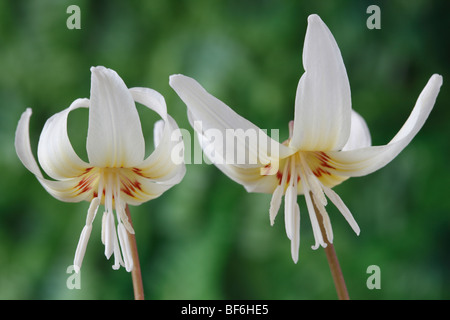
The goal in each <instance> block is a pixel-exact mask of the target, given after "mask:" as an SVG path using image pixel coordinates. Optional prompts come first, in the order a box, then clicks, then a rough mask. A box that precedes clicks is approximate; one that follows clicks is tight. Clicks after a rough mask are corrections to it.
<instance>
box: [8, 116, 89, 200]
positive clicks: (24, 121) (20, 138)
mask: <svg viewBox="0 0 450 320" xmlns="http://www.w3.org/2000/svg"><path fill="white" fill-rule="evenodd" d="M31 113H32V112H31V109H27V110H26V111H25V112H24V113H23V114H22V116H21V117H20V120H19V124H18V125H17V129H16V137H15V148H16V152H17V155H18V157H19V159H20V161H22V163H23V165H24V166H25V167H26V168H27V169H28V170H30V171H31V173H33V174H34V175H35V176H36V178H37V179H38V180H39V182H40V183H41V185H42V186H43V187H44V188H45V190H46V191H47V192H48V193H50V194H51V195H52V196H53V197H55V198H56V199H58V200H61V201H67V202H79V201H82V200H85V199H86V198H87V197H89V196H90V194H88V193H82V192H79V190H78V189H77V188H76V187H77V185H78V184H79V182H80V179H79V178H73V179H66V180H62V181H52V180H48V179H45V178H44V176H43V175H42V173H41V170H40V169H39V166H38V164H37V163H36V160H35V159H34V156H33V153H32V151H31V146H30V137H29V123H30V117H31Z"/></svg>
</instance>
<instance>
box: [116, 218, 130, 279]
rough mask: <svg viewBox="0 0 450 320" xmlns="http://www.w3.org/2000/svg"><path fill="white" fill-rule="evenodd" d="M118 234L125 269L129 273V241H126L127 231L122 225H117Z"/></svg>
mask: <svg viewBox="0 0 450 320" xmlns="http://www.w3.org/2000/svg"><path fill="white" fill-rule="evenodd" d="M118 234H119V242H120V247H121V248H122V253H123V259H124V261H125V269H126V270H127V271H128V272H130V271H131V270H133V256H132V254H131V249H130V241H129V239H128V234H127V230H126V229H125V227H124V225H123V224H122V223H119V225H118Z"/></svg>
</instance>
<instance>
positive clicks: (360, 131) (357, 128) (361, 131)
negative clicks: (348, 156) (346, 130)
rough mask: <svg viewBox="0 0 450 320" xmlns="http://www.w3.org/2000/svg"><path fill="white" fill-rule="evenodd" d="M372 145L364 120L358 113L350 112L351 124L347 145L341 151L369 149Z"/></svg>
mask: <svg viewBox="0 0 450 320" xmlns="http://www.w3.org/2000/svg"><path fill="white" fill-rule="evenodd" d="M371 144H372V139H371V137H370V131H369V127H368V126H367V123H366V121H364V118H363V117H361V115H360V114H359V113H357V112H356V111H354V110H352V123H351V126H350V136H349V137H348V140H347V143H346V144H345V145H344V147H342V151H346V150H355V149H361V148H365V147H369V146H370V145H371Z"/></svg>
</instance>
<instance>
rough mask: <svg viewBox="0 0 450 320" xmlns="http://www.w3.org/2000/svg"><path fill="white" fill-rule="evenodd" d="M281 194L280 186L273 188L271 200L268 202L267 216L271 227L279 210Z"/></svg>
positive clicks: (282, 189)
mask: <svg viewBox="0 0 450 320" xmlns="http://www.w3.org/2000/svg"><path fill="white" fill-rule="evenodd" d="M283 192H284V188H283V187H282V186H281V185H279V186H277V187H276V188H275V191H274V192H273V195H272V200H270V209H269V216H270V225H271V226H273V224H274V223H275V217H276V216H277V214H278V211H279V210H280V206H281V199H282V197H283Z"/></svg>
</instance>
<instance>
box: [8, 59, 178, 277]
mask: <svg viewBox="0 0 450 320" xmlns="http://www.w3.org/2000/svg"><path fill="white" fill-rule="evenodd" d="M91 74H92V77H91V97H90V99H77V100H75V101H74V102H73V103H72V104H71V105H70V107H69V108H67V109H65V110H63V111H61V112H59V113H57V114H55V115H53V116H52V117H51V118H49V119H48V120H47V122H46V123H45V125H44V128H43V130H42V133H41V136H40V138H39V144H38V160H39V164H40V165H41V167H42V169H43V170H44V172H45V173H46V174H47V175H48V176H49V177H51V178H53V179H54V180H49V179H46V178H45V177H44V176H43V175H42V173H41V170H40V169H39V166H38V164H37V163H36V160H35V159H34V156H33V153H32V151H31V147H30V138H29V121H30V117H31V109H27V110H26V111H25V112H24V113H23V114H22V117H21V118H20V120H19V124H18V126H17V131H16V138H15V147H16V152H17V155H18V156H19V158H20V160H21V161H22V163H23V164H24V165H25V167H26V168H27V169H28V170H30V171H31V172H32V173H33V174H34V175H35V176H36V178H37V179H38V180H39V182H40V183H41V184H42V186H43V187H44V188H45V190H47V192H48V193H50V194H51V195H52V196H53V197H55V198H56V199H58V200H61V201H66V202H79V201H83V200H86V201H90V206H89V210H88V214H87V217H86V225H85V226H84V228H83V230H82V232H81V236H80V240H79V242H78V246H77V248H76V252H75V258H74V266H75V269H76V270H77V271H78V270H79V269H80V267H81V264H82V261H83V257H84V254H85V251H86V246H87V243H88V240H89V237H90V234H91V230H92V222H93V220H94V218H95V215H96V212H97V209H98V208H99V206H100V204H103V205H104V208H105V211H104V214H103V219H102V235H101V238H102V242H103V244H104V245H105V255H106V257H107V258H108V259H109V258H110V256H111V255H112V254H114V260H115V261H114V265H113V268H114V269H118V268H119V267H120V266H124V267H125V268H126V270H127V271H131V270H132V269H133V258H132V255H131V252H130V244H129V241H128V235H127V232H128V233H130V234H134V230H133V228H132V226H131V224H130V222H129V221H128V217H127V214H126V212H125V208H126V205H127V204H130V205H139V204H141V203H143V202H146V201H149V200H151V199H154V198H156V197H158V196H160V195H161V194H162V193H164V192H165V191H166V190H168V189H169V188H171V187H172V186H173V185H175V184H177V183H179V182H180V181H181V179H182V178H183V176H184V173H185V166H184V163H178V164H175V163H174V162H172V161H171V151H172V149H173V148H174V147H175V146H176V145H177V142H176V141H172V140H173V139H171V135H172V132H174V131H175V130H179V129H178V126H177V124H176V122H175V120H174V119H173V118H172V117H170V116H169V115H168V114H167V108H166V103H165V101H164V98H163V96H162V95H161V94H159V93H158V92H156V91H154V90H152V89H148V88H131V89H128V88H127V87H126V85H125V83H124V82H123V80H122V79H121V78H120V77H119V76H118V74H117V73H116V72H115V71H113V70H111V69H107V68H104V67H93V68H91ZM135 101H136V102H138V103H141V104H142V105H144V106H146V107H148V108H149V109H151V110H153V111H155V112H156V113H158V114H159V116H160V117H161V118H162V119H161V120H159V121H158V122H156V123H155V127H154V143H155V150H154V151H153V153H152V154H151V155H150V156H149V157H147V158H146V159H144V158H145V142H144V136H143V133H142V128H141V122H140V119H139V115H138V112H137V109H136V106H135ZM77 108H89V126H88V134H87V141H86V148H87V154H88V158H89V161H88V162H85V161H83V160H82V159H80V158H79V157H78V155H77V154H76V153H75V151H74V150H73V148H72V145H71V143H70V141H69V137H68V134H67V117H68V115H69V113H70V111H72V110H75V109H77ZM113 211H115V212H116V217H117V229H116V227H115V218H114V214H113ZM122 257H123V258H122Z"/></svg>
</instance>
